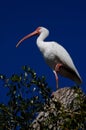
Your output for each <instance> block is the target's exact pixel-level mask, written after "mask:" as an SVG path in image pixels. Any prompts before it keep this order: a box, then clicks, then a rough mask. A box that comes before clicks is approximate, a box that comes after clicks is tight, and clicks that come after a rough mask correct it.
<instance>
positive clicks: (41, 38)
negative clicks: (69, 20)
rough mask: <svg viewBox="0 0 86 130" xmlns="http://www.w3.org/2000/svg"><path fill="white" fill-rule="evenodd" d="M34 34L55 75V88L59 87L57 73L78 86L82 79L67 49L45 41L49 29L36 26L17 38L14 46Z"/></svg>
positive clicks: (53, 42)
mask: <svg viewBox="0 0 86 130" xmlns="http://www.w3.org/2000/svg"><path fill="white" fill-rule="evenodd" d="M34 35H38V38H37V40H36V43H37V46H38V48H39V50H40V52H41V53H42V55H43V57H44V59H45V61H46V63H47V64H48V65H49V67H50V68H51V69H52V71H53V73H54V75H55V79H56V88H57V89H58V88H59V86H58V74H60V75H61V76H64V77H66V78H69V79H70V80H72V81H74V82H75V83H76V85H78V86H79V85H80V84H81V83H82V79H81V76H80V74H79V72H78V70H77V68H76V67H75V65H74V62H73V60H72V58H71V56H70V54H69V53H68V51H67V50H66V49H65V48H64V47H63V46H61V45H60V44H59V43H57V42H55V41H45V39H46V38H47V37H48V35H49V30H48V29H47V28H45V27H41V26H40V27H37V28H36V30H35V31H33V32H32V33H30V34H27V35H26V36H24V37H23V38H22V39H21V40H19V42H18V43H17V45H16V47H18V46H19V45H20V44H21V43H22V42H23V41H24V40H26V39H28V38H30V37H32V36H34Z"/></svg>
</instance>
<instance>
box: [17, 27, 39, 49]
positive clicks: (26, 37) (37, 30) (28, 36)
mask: <svg viewBox="0 0 86 130" xmlns="http://www.w3.org/2000/svg"><path fill="white" fill-rule="evenodd" d="M39 30H40V28H37V29H36V30H35V31H34V32H32V33H30V34H28V35H26V36H25V37H23V38H22V39H21V40H20V41H19V42H18V43H17V45H16V47H18V46H19V45H20V44H21V43H22V42H23V41H24V40H26V39H28V38H30V37H32V36H34V35H37V34H39V33H40V32H39Z"/></svg>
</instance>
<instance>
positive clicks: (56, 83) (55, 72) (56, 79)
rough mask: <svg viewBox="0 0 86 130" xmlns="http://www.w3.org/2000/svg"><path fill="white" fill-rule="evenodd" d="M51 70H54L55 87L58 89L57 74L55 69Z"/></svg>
mask: <svg viewBox="0 0 86 130" xmlns="http://www.w3.org/2000/svg"><path fill="white" fill-rule="evenodd" d="M53 72H54V74H55V78H56V88H57V89H58V75H57V73H56V71H55V70H54V71H53Z"/></svg>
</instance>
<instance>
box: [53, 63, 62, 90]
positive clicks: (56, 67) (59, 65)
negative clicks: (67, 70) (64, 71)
mask: <svg viewBox="0 0 86 130" xmlns="http://www.w3.org/2000/svg"><path fill="white" fill-rule="evenodd" d="M61 66H62V64H60V63H59V64H57V65H56V66H55V70H54V71H53V72H54V74H55V78H56V88H57V89H58V75H57V73H58V72H59V70H60V67H61Z"/></svg>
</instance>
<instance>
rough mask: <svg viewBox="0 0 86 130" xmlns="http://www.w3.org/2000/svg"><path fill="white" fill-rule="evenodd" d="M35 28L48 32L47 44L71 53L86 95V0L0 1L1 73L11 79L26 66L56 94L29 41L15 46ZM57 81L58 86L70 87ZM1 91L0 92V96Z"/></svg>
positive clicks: (66, 81) (48, 71)
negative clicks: (44, 79)
mask: <svg viewBox="0 0 86 130" xmlns="http://www.w3.org/2000/svg"><path fill="white" fill-rule="evenodd" d="M38 26H44V27H46V28H48V29H49V31H50V35H49V37H48V38H47V40H49V41H51V40H53V41H56V42H58V43H60V44H61V45H62V46H64V47H65V48H66V49H67V51H68V52H69V53H70V55H71V57H72V59H73V61H74V64H75V66H76V67H77V69H78V71H79V73H80V75H81V77H82V79H83V84H82V85H81V87H82V89H83V90H84V91H86V79H85V77H86V69H85V68H86V58H85V57H86V54H85V53H86V2H85V0H76V1H75V0H71V1H69V0H65V1H64V0H53V1H52V0H43V1H41V0H15V1H11V0H8V1H6V0H3V1H2V2H0V60H1V62H0V73H2V74H6V75H8V76H11V75H12V74H13V73H20V72H22V70H21V67H22V66H23V65H29V66H30V67H31V68H33V69H34V70H35V71H36V72H37V74H38V75H39V76H41V75H45V76H46V80H47V82H48V84H49V86H52V87H53V89H54V90H55V89H56V88H55V77H54V74H53V72H52V70H51V69H50V68H49V67H48V65H47V64H46V63H45V61H44V59H43V57H42V55H41V53H40V52H39V50H38V48H37V46H36V38H37V37H32V38H30V39H28V40H26V41H25V42H24V43H22V45H21V46H19V48H16V47H15V46H16V43H17V42H18V41H19V40H20V39H21V38H22V37H23V36H25V35H26V34H28V33H30V32H32V31H34V30H35V29H36V28H37V27H38ZM72 85H74V83H73V82H72V81H70V80H69V79H65V78H62V77H60V78H59V86H60V87H64V86H72ZM3 93H4V91H2V90H0V96H2V95H3Z"/></svg>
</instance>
